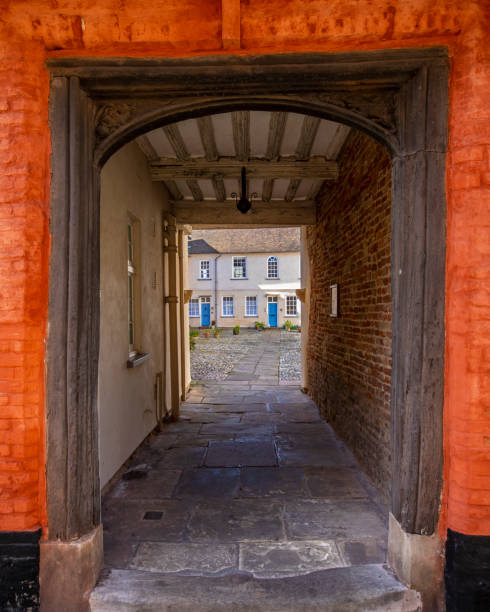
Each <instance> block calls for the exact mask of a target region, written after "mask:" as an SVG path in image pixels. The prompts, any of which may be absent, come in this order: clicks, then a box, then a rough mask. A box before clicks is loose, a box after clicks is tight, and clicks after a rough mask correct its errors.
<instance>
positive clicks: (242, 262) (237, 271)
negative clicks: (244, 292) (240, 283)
mask: <svg viewBox="0 0 490 612" xmlns="http://www.w3.org/2000/svg"><path fill="white" fill-rule="evenodd" d="M231 275H232V278H247V258H246V257H233V266H232V274H231Z"/></svg>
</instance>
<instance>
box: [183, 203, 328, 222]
mask: <svg viewBox="0 0 490 612" xmlns="http://www.w3.org/2000/svg"><path fill="white" fill-rule="evenodd" d="M173 213H174V215H175V218H176V220H177V223H179V224H184V225H192V226H193V227H220V226H221V227H222V226H232V227H239V226H248V225H251V226H257V227H272V226H289V227H291V226H300V225H313V224H314V223H316V206H315V204H314V203H313V202H311V201H300V202H284V201H275V200H273V201H272V202H262V201H257V202H256V201H253V202H252V208H251V210H250V211H249V212H248V213H247V214H245V215H244V214H242V213H241V212H239V211H238V210H237V208H236V206H235V203H234V202H221V203H220V202H214V201H209V200H205V201H203V202H193V201H192V200H180V201H179V202H173Z"/></svg>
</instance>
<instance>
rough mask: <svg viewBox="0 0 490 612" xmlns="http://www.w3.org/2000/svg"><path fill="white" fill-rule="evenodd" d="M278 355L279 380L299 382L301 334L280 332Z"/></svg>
mask: <svg viewBox="0 0 490 612" xmlns="http://www.w3.org/2000/svg"><path fill="white" fill-rule="evenodd" d="M279 353H280V355H279V380H280V381H281V382H299V381H300V380H301V333H299V332H297V331H290V332H288V331H281V344H280V351H279Z"/></svg>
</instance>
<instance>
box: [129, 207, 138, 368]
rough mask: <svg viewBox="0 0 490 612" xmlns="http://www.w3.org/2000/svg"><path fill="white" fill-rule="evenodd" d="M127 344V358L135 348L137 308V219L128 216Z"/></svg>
mask: <svg viewBox="0 0 490 612" xmlns="http://www.w3.org/2000/svg"><path fill="white" fill-rule="evenodd" d="M127 240H128V344H129V358H130V359H131V358H133V357H135V355H136V354H137V353H138V350H137V339H138V329H137V310H138V305H139V304H138V298H139V286H138V254H137V250H138V221H137V220H136V219H135V218H133V217H129V216H128V236H127Z"/></svg>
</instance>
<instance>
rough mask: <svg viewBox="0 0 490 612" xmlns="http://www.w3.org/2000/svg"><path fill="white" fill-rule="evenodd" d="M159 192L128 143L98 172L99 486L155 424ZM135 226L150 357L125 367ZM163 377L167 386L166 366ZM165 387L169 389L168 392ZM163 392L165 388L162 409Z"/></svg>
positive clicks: (141, 343) (159, 359) (141, 319)
mask: <svg viewBox="0 0 490 612" xmlns="http://www.w3.org/2000/svg"><path fill="white" fill-rule="evenodd" d="M167 206H168V205H167V200H166V195H165V192H164V189H163V188H162V186H161V185H160V184H159V183H154V182H152V181H151V178H150V175H149V172H148V168H147V161H146V158H145V157H144V156H143V154H142V153H141V151H140V149H139V148H138V146H137V145H136V144H135V143H130V144H128V145H126V146H125V147H123V148H122V149H121V150H119V151H118V152H117V153H116V154H115V155H113V157H111V159H110V160H109V161H108V162H107V163H106V165H105V166H104V168H103V170H102V173H101V213H100V222H101V227H100V230H101V249H100V275H101V280H100V354H99V388H98V406H99V447H100V480H101V486H104V485H105V484H106V483H107V481H108V480H109V479H110V478H111V477H112V476H113V474H114V473H115V472H116V471H117V470H118V469H119V467H120V466H121V465H122V464H123V463H124V462H125V461H126V459H127V458H128V457H129V456H130V455H131V453H132V452H133V451H134V450H135V449H136V448H137V446H138V445H139V444H140V443H141V442H142V440H143V439H144V438H145V437H146V436H147V435H148V433H149V432H150V431H151V430H152V429H153V428H154V427H155V425H156V416H155V414H156V413H155V397H154V385H155V378H156V374H157V372H162V371H163V362H164V359H163V316H164V313H163V288H162V283H163V278H164V277H163V275H162V211H163V210H164V209H166V208H167ZM128 215H131V216H132V217H133V218H134V219H137V221H138V226H139V245H138V246H137V250H138V251H139V252H138V253H137V278H138V282H139V291H140V298H141V299H140V301H139V316H138V319H137V324H138V326H139V334H138V338H137V349H138V350H139V351H142V352H146V353H149V354H150V358H149V359H148V360H147V361H145V362H144V363H142V364H141V365H139V366H137V367H135V368H132V369H130V368H128V367H127V363H126V362H127V360H128V352H129V349H128V293H127V292H128V279H127V273H128V272H127V254H128V251H127V220H128ZM168 362H169V359H167V373H166V379H167V380H168V368H169V365H168ZM167 387H168V385H167ZM169 394H170V391H169V389H168V388H167V402H168V401H169Z"/></svg>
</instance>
